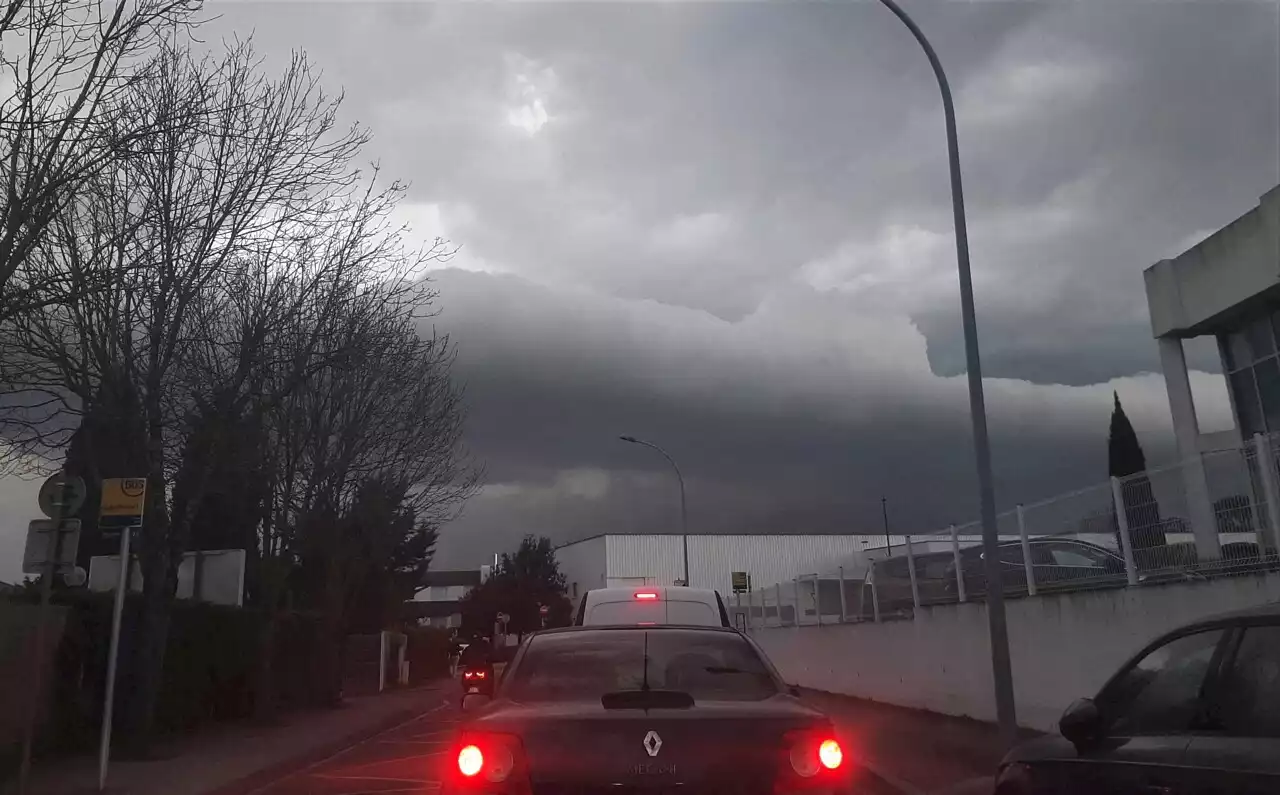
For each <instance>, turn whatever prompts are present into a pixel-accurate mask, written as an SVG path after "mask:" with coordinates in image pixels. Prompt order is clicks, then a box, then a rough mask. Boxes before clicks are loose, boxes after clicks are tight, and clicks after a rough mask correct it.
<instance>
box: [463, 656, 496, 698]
mask: <svg viewBox="0 0 1280 795" xmlns="http://www.w3.org/2000/svg"><path fill="white" fill-rule="evenodd" d="M493 679H494V674H493V666H492V665H488V664H477V663H471V664H468V665H464V666H463V667H462V698H463V699H465V698H466V697H467V696H477V695H478V696H488V697H490V698H492V697H493Z"/></svg>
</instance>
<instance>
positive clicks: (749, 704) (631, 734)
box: [444, 626, 855, 795]
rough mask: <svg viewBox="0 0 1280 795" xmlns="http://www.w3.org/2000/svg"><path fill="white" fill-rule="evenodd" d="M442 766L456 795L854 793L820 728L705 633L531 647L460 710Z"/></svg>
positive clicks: (539, 641)
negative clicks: (490, 691) (488, 695)
mask: <svg viewBox="0 0 1280 795" xmlns="http://www.w3.org/2000/svg"><path fill="white" fill-rule="evenodd" d="M481 701H484V700H483V699H482V700H481ZM451 759H452V762H453V764H452V765H450V770H449V771H448V774H447V775H446V777H445V781H444V791H445V792H446V793H452V794H453V795H457V794H458V793H482V792H483V793H521V794H522V795H552V793H554V794H555V795H560V794H561V793H572V794H573V795H589V794H591V793H602V794H603V793H610V795H634V794H635V793H652V795H668V793H673V792H681V793H689V794H690V795H695V794H696V795H715V794H716V793H733V794H734V795H753V794H754V793H759V795H780V794H782V793H806V794H807V795H821V794H822V793H832V794H834V793H851V792H853V786H854V781H855V775H854V774H852V773H851V769H852V768H853V767H854V766H853V765H852V764H851V760H849V759H848V758H847V757H846V756H845V753H844V750H843V749H842V748H841V746H840V743H839V741H838V740H837V739H836V735H835V731H834V727H833V725H832V723H831V721H830V720H829V719H828V718H827V717H826V716H825V715H823V714H822V713H820V712H818V711H816V710H814V709H811V708H810V707H807V706H805V705H804V704H802V703H801V702H800V700H799V699H797V698H796V697H795V696H794V695H793V694H792V693H791V692H790V690H789V688H788V687H787V686H786V685H785V684H784V683H783V682H782V680H781V679H780V678H779V677H778V674H777V672H776V671H775V670H774V669H773V667H772V666H771V665H770V664H769V663H768V661H767V660H766V659H765V657H764V655H763V654H762V653H761V652H760V650H759V648H758V647H756V645H755V644H754V643H753V642H752V641H751V640H750V639H748V638H747V637H746V636H744V635H742V634H741V633H739V632H737V631H736V630H733V629H723V628H713V627H676V626H658V627H572V628H568V629H562V630H549V631H546V632H540V633H538V634H536V635H534V636H533V637H531V638H529V639H528V640H527V641H526V642H525V644H524V646H523V647H522V648H521V649H520V651H519V652H518V653H517V654H516V657H515V659H514V660H513V661H512V663H511V666H510V668H509V669H508V670H507V671H506V672H505V673H504V675H503V677H502V679H501V681H500V683H499V685H498V690H497V692H496V693H495V698H494V700H492V701H487V702H485V703H483V705H482V706H479V707H478V708H475V709H474V710H473V709H472V708H471V706H470V704H469V705H468V713H467V715H466V720H465V721H464V723H463V725H462V727H461V729H460V731H459V735H458V739H457V741H456V747H455V748H454V749H453V752H452V757H451Z"/></svg>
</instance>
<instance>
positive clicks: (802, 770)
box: [775, 730, 845, 793]
mask: <svg viewBox="0 0 1280 795" xmlns="http://www.w3.org/2000/svg"><path fill="white" fill-rule="evenodd" d="M785 748H786V755H787V761H786V762H785V763H783V765H784V766H783V767H782V769H781V770H780V771H779V776H778V782H777V786H776V787H775V792H778V793H790V792H799V791H809V790H815V789H828V788H831V787H832V786H835V785H836V784H837V783H838V781H837V780H843V778H844V772H845V771H844V768H845V763H844V749H843V748H841V747H840V742H839V741H838V740H836V739H835V737H834V736H833V735H832V734H831V732H829V731H823V730H817V731H815V730H806V731H797V732H791V733H790V734H788V735H787V736H786V739H785Z"/></svg>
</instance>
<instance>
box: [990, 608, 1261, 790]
mask: <svg viewBox="0 0 1280 795" xmlns="http://www.w3.org/2000/svg"><path fill="white" fill-rule="evenodd" d="M1059 727H1060V730H1061V732H1062V736H1061V737H1044V738H1040V739H1038V740H1033V741H1031V742H1029V743H1027V744H1025V745H1022V746H1019V747H1018V748H1015V749H1014V750H1013V751H1011V752H1010V753H1009V754H1008V756H1006V757H1005V759H1004V761H1003V763H1001V766H1000V772H999V776H998V778H997V781H996V795H1076V794H1077V793H1080V795H1121V793H1123V794H1124V795H1130V793H1149V795H1275V793H1280V605H1276V604H1271V605H1266V606H1263V607H1259V608H1254V609H1251V610H1246V611H1242V612H1239V613H1232V614H1228V615H1225V616H1219V617H1217V618H1211V619H1206V620H1203V621H1198V622H1196V623H1194V624H1189V625H1187V626H1185V627H1183V628H1181V629H1179V630H1176V631H1174V632H1170V633H1168V634H1166V635H1164V636H1163V637H1161V638H1159V639H1158V640H1156V641H1155V642H1153V643H1151V644H1150V645H1148V646H1147V647H1146V648H1145V649H1143V650H1142V651H1141V652H1139V653H1138V655H1137V656H1135V657H1134V658H1133V659H1132V660H1131V661H1130V662H1129V663H1128V664H1126V665H1125V666H1124V667H1122V668H1121V669H1120V671H1119V673H1117V674H1116V675H1115V676H1113V677H1112V678H1111V680H1110V681H1109V682H1107V684H1106V685H1105V686H1103V688H1102V690H1101V691H1100V692H1099V693H1098V696H1097V697H1096V698H1093V699H1082V700H1080V701H1077V702H1076V703H1075V704H1073V705H1072V706H1071V707H1069V708H1068V709H1067V711H1066V713H1065V714H1064V715H1063V716H1062V720H1061V722H1060V724H1059Z"/></svg>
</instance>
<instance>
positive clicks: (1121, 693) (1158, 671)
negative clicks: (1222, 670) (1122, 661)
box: [1100, 630, 1222, 737]
mask: <svg viewBox="0 0 1280 795" xmlns="http://www.w3.org/2000/svg"><path fill="white" fill-rule="evenodd" d="M1221 638H1222V630H1210V631H1208V632H1198V633H1196V634H1194V635H1186V636H1183V637H1181V638H1177V639H1176V640H1172V641H1169V642H1168V643H1166V644H1164V645H1163V646H1161V647H1159V648H1157V649H1155V650H1154V651H1152V652H1151V653H1150V654H1148V655H1147V656H1145V657H1143V658H1142V659H1141V660H1139V661H1138V663H1137V664H1136V665H1134V666H1133V667H1132V668H1130V669H1129V670H1128V671H1126V672H1125V673H1124V674H1123V675H1122V676H1121V677H1120V678H1119V679H1117V680H1116V681H1115V682H1113V683H1112V685H1111V686H1110V687H1108V688H1107V692H1105V693H1104V694H1102V696H1101V697H1100V701H1101V704H1100V706H1101V708H1102V710H1103V714H1105V715H1107V716H1109V717H1110V718H1111V719H1112V723H1111V733H1112V734H1115V735H1117V736H1121V737H1133V736H1142V735H1153V734H1176V733H1179V732H1183V731H1186V730H1188V729H1189V728H1190V726H1191V721H1192V720H1193V719H1194V718H1195V715H1196V712H1197V711H1198V709H1199V706H1200V695H1201V687H1202V686H1203V685H1204V680H1205V677H1206V675H1207V674H1208V673H1209V665H1210V664H1211V663H1212V662H1213V653H1214V651H1215V650H1216V649H1217V646H1218V641H1219V640H1221Z"/></svg>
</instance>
